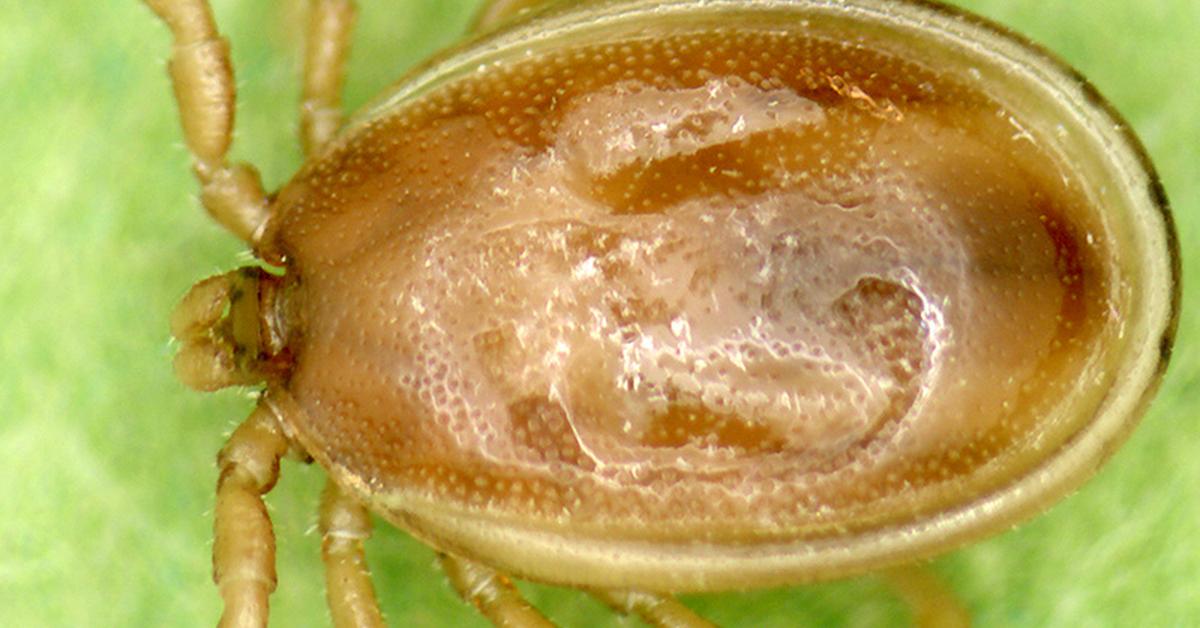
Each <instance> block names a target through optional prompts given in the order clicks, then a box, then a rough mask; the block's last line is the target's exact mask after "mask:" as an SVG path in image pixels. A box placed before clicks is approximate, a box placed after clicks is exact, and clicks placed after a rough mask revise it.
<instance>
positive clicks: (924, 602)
mask: <svg viewBox="0 0 1200 628" xmlns="http://www.w3.org/2000/svg"><path fill="white" fill-rule="evenodd" d="M880 575H882V576H883V578H884V579H885V580H887V582H888V584H890V585H892V588H893V589H895V590H896V593H897V594H899V595H900V597H901V598H902V599H903V600H904V601H905V602H906V603H907V604H908V607H909V608H910V609H912V614H913V624H914V625H916V626H919V627H920V628H965V627H967V626H970V625H971V616H970V614H969V613H968V612H967V609H966V608H964V607H963V605H962V602H960V601H959V599H958V596H957V595H955V594H954V592H953V591H951V590H950V588H949V587H947V586H946V584H945V583H944V582H942V579H941V578H939V577H938V576H937V574H935V573H933V571H931V570H930V569H929V568H928V567H925V566H922V565H908V566H905V567H896V568H894V569H889V570H887V571H884V572H882V573H881V574H880Z"/></svg>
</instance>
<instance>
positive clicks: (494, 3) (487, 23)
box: [471, 0, 550, 33]
mask: <svg viewBox="0 0 1200 628" xmlns="http://www.w3.org/2000/svg"><path fill="white" fill-rule="evenodd" d="M545 4H550V0H489V1H488V2H484V3H483V6H481V7H479V10H478V11H477V12H476V13H475V19H474V20H473V22H472V24H471V32H472V33H479V32H482V31H485V30H488V29H490V28H492V27H493V26H496V25H497V24H500V23H502V22H504V21H505V20H507V19H509V18H511V17H512V16H514V15H516V14H518V13H520V12H521V11H524V10H526V9H532V8H534V7H537V6H541V5H545Z"/></svg>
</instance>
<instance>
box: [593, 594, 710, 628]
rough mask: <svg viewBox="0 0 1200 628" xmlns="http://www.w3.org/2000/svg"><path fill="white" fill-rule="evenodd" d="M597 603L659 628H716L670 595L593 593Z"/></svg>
mask: <svg viewBox="0 0 1200 628" xmlns="http://www.w3.org/2000/svg"><path fill="white" fill-rule="evenodd" d="M592 595H593V596H595V597H596V599H598V600H600V601H601V602H604V603H605V604H607V605H608V606H610V607H612V609H613V610H615V611H617V612H618V613H623V614H625V615H637V616H639V617H641V618H642V619H643V620H644V621H645V622H646V623H648V624H650V625H651V626H657V627H659V628H715V626H716V624H713V623H712V622H710V621H708V620H707V619H704V618H703V617H701V616H699V615H697V614H695V613H693V612H692V610H691V609H690V608H688V607H686V606H684V605H683V604H680V603H679V600H676V599H675V598H674V597H671V596H669V595H659V594H657V593H645V592H642V591H626V590H599V591H593V592H592Z"/></svg>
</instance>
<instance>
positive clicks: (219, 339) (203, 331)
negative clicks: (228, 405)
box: [171, 266, 290, 391]
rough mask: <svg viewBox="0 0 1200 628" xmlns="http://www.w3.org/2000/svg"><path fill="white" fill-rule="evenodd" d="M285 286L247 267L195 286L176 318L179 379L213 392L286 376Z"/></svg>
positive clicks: (173, 326)
mask: <svg viewBox="0 0 1200 628" xmlns="http://www.w3.org/2000/svg"><path fill="white" fill-rule="evenodd" d="M281 282H282V278H281V277H278V276H276V275H272V274H271V273H268V272H266V271H265V270H263V269H261V268H258V267H253V266H248V267H244V268H239V269H238V270H235V271H232V272H229V273H226V274H224V275H218V276H216V277H209V278H208V279H205V280H204V281H201V282H200V283H198V284H196V285H194V286H192V289H191V290H189V291H188V293H187V295H185V296H184V297H183V300H182V301H180V303H179V305H178V306H176V308H175V312H174V313H173V314H172V315H171V335H172V336H174V337H175V338H176V339H177V340H179V342H180V343H181V346H180V348H179V353H178V354H177V355H176V356H175V374H176V376H178V377H179V379H180V380H181V381H182V382H183V383H184V384H187V385H188V386H189V387H191V388H194V389H196V390H203V391H211V390H217V389H219V388H225V387H227V386H245V385H251V384H257V383H261V382H264V381H267V380H269V379H274V378H276V377H278V376H280V375H282V374H283V373H286V370H287V368H288V365H289V364H290V360H289V359H288V355H289V354H288V351H287V347H286V345H285V342H284V334H283V333H282V330H281V327H282V326H281V324H280V323H279V317H277V316H276V315H275V314H276V307H275V306H276V295H277V294H278V293H279V290H278V288H279V286H280V284H281Z"/></svg>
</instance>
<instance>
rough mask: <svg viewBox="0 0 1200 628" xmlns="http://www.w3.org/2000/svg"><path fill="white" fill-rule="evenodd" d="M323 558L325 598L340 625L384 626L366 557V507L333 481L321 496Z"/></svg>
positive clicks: (342, 627)
mask: <svg viewBox="0 0 1200 628" xmlns="http://www.w3.org/2000/svg"><path fill="white" fill-rule="evenodd" d="M319 526H320V530H321V560H323V561H324V562H325V597H326V599H327V600H328V602H329V611H330V613H331V614H332V615H333V625H334V626H337V627H338V628H350V627H354V628H376V627H382V626H383V625H384V623H383V615H382V614H381V613H380V612H379V604H378V603H377V602H376V601H375V588H374V587H373V586H371V574H370V571H369V570H368V569H367V561H366V558H365V557H364V556H363V541H366V540H367V539H368V538H370V536H371V517H370V515H369V514H368V513H367V510H366V508H363V506H362V505H361V504H359V503H358V502H357V501H355V500H354V499H352V498H351V497H349V496H347V495H346V494H345V493H343V492H342V490H341V489H340V488H338V486H337V485H336V484H334V483H333V480H330V481H329V482H327V483H326V484H325V492H324V493H322V495H321V514H320V524H319Z"/></svg>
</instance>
